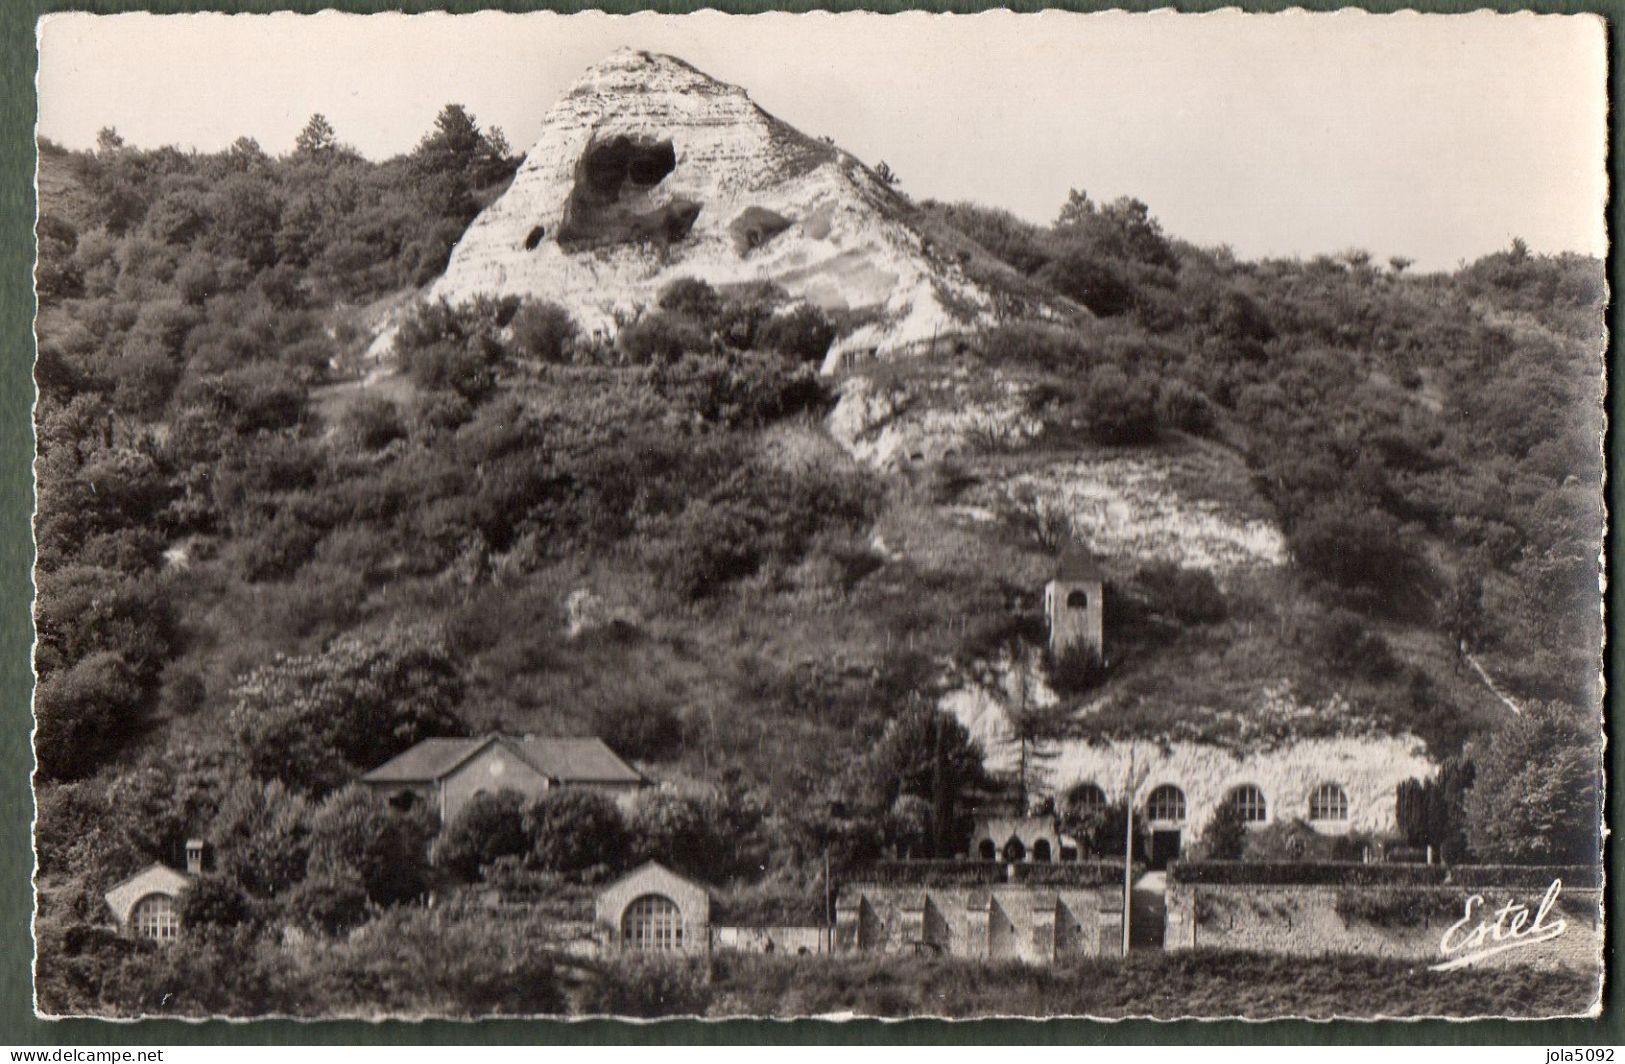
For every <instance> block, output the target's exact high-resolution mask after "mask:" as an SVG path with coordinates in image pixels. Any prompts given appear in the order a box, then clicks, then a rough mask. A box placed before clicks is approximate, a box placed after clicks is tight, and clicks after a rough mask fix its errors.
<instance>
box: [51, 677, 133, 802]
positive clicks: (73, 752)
mask: <svg viewBox="0 0 1625 1064" xmlns="http://www.w3.org/2000/svg"><path fill="white" fill-rule="evenodd" d="M144 701H145V698H144V695H143V692H142V688H141V686H140V684H139V683H138V682H137V680H136V676H135V670H133V669H132V668H130V665H129V663H128V662H126V661H125V660H124V658H123V657H122V656H121V655H119V654H115V653H112V652H110V651H99V652H97V653H93V654H91V655H89V656H88V657H85V658H83V659H81V660H80V661H77V662H75V663H74V664H73V665H72V666H71V667H70V668H67V669H65V670H62V671H59V672H57V673H54V674H53V675H51V676H48V677H45V678H44V679H42V680H41V681H40V685H39V690H38V692H37V693H36V695H35V698H34V713H35V732H34V756H35V758H36V759H37V761H38V763H39V772H40V775H41V776H43V777H45V778H46V779H73V778H75V777H79V776H87V775H90V774H91V773H92V772H94V771H95V770H96V768H97V766H98V765H99V764H100V763H101V762H102V761H103V760H104V759H106V758H107V757H108V756H109V755H111V754H112V753H113V752H114V751H116V750H117V749H119V747H120V746H122V744H123V742H124V740H125V738H126V737H128V736H129V734H130V732H131V730H132V728H133V727H134V725H135V723H136V721H137V720H139V719H140V714H141V712H142V706H143V703H144Z"/></svg>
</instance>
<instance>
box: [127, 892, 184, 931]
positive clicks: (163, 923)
mask: <svg viewBox="0 0 1625 1064" xmlns="http://www.w3.org/2000/svg"><path fill="white" fill-rule="evenodd" d="M130 926H131V927H133V928H135V933H136V934H137V935H139V936H141V937H142V938H150V939H153V940H155V941H158V942H171V941H173V940H174V939H176V938H179V937H180V933H181V918H180V914H178V913H176V912H175V899H174V898H172V897H170V896H169V895H168V894H148V895H147V896H146V897H145V898H142V899H141V900H140V901H138V902H136V903H135V908H134V909H132V910H131V911H130Z"/></svg>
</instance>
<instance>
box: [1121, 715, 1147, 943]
mask: <svg viewBox="0 0 1625 1064" xmlns="http://www.w3.org/2000/svg"><path fill="white" fill-rule="evenodd" d="M1136 753H1137V750H1136V747H1135V744H1134V743H1129V747H1128V772H1127V774H1126V775H1125V776H1124V778H1123V811H1124V813H1125V814H1127V815H1126V816H1124V817H1123V823H1124V828H1123V956H1125V957H1127V956H1128V937H1129V921H1130V919H1131V918H1132V917H1133V915H1134V792H1135V791H1137V790H1139V789H1140V784H1142V783H1144V782H1145V777H1146V775H1147V773H1148V772H1149V770H1150V769H1149V766H1147V768H1146V770H1144V771H1140V772H1138V773H1137V772H1136V771H1135V764H1134V761H1135V754H1136Z"/></svg>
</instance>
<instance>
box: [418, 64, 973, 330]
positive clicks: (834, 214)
mask: <svg viewBox="0 0 1625 1064" xmlns="http://www.w3.org/2000/svg"><path fill="white" fill-rule="evenodd" d="M617 137H621V138H628V139H629V140H632V141H635V142H638V143H641V144H657V143H658V144H662V145H663V144H664V143H666V142H669V143H670V145H671V148H672V150H673V152H674V154H675V163H676V165H675V167H674V168H673V169H671V171H670V172H669V173H667V174H665V176H664V177H662V178H661V179H660V180H659V181H658V182H657V183H654V184H652V185H640V184H637V183H636V182H628V183H627V184H626V185H625V186H624V187H623V188H622V190H621V192H620V193H619V202H618V204H617V206H616V209H620V210H625V211H630V212H636V213H642V214H644V215H645V216H649V215H651V214H654V213H656V212H659V211H661V210H667V209H671V207H672V205H674V204H676V205H683V204H690V205H691V204H698V207H699V213H698V215H697V217H696V218H695V219H694V222H693V225H692V228H690V229H688V231H687V233H686V234H685V235H682V236H681V237H679V238H676V239H670V240H668V239H664V238H661V237H659V236H658V235H657V236H656V237H655V238H653V239H647V240H645V239H637V240H619V241H605V242H601V243H599V244H597V245H595V246H591V247H582V246H580V244H579V242H577V241H572V240H567V241H566V245H565V246H561V244H560V243H559V240H558V237H559V234H560V232H561V229H564V228H567V227H568V223H569V218H568V216H569V214H570V211H571V210H572V205H571V201H572V195H573V194H575V193H576V190H577V189H578V187H579V186H580V184H581V182H582V180H583V178H582V175H583V172H584V169H583V165H582V160H583V156H584V155H586V154H588V152H589V149H594V150H596V149H597V147H598V146H602V145H604V144H606V143H609V142H611V141H612V140H613V139H614V138H617ZM752 208H755V209H756V212H755V213H757V214H759V213H760V212H762V211H771V212H773V214H774V215H777V216H779V219H781V220H782V221H785V222H788V223H789V224H788V227H787V228H785V229H783V231H781V232H778V233H776V234H774V235H771V236H769V237H768V238H766V239H765V240H763V241H762V242H760V243H759V245H758V246H755V247H749V248H742V247H741V246H740V241H739V239H738V225H737V224H736V223H739V221H740V218H741V216H742V215H744V214H745V213H746V212H747V211H750V210H751V209H752ZM575 209H577V210H579V207H577V208H575ZM908 209H909V208H908V205H907V204H906V202H905V201H904V200H902V199H901V197H899V196H898V195H897V194H896V193H895V192H893V191H892V190H891V189H890V188H888V187H887V186H886V185H885V184H884V183H883V182H881V181H880V180H879V179H878V178H877V177H875V175H874V174H873V173H871V172H870V171H869V170H868V169H867V168H865V167H864V166H862V165H861V164H860V163H858V161H857V160H855V159H854V158H852V157H851V156H850V155H847V154H846V153H844V152H842V151H840V150H839V149H837V148H835V147H834V146H832V145H830V144H827V143H823V142H820V141H816V140H813V139H811V138H809V137H806V136H804V135H803V134H801V133H799V132H797V131H796V130H795V129H793V128H791V127H790V126H788V125H786V124H785V123H783V122H780V121H779V120H778V119H776V118H774V117H773V116H771V115H769V114H767V113H766V112H764V111H763V110H761V109H760V108H759V107H757V106H756V105H755V104H753V103H752V102H751V101H750V98H749V97H748V96H747V95H746V93H745V91H744V90H743V89H740V88H737V87H735V86H732V85H726V84H723V83H721V82H718V81H716V80H714V79H712V78H709V77H707V76H706V75H704V74H702V73H700V72H699V71H697V70H695V69H694V68H692V67H690V66H688V65H687V64H686V63H683V62H682V61H680V60H678V59H674V58H672V57H670V56H664V55H655V54H650V53H646V52H638V51H632V50H621V51H618V52H616V53H614V54H613V55H611V56H610V57H609V58H608V59H606V60H604V61H603V62H601V63H599V64H597V65H596V66H594V67H592V68H591V69H590V70H588V71H587V72H586V73H585V74H584V75H583V76H582V77H581V79H580V80H578V81H577V82H576V83H575V85H574V86H573V87H572V88H571V89H570V90H569V91H568V92H567V93H566V94H565V95H564V97H563V98H562V99H560V100H559V101H558V102H557V103H556V104H555V105H554V107H553V108H552V110H551V111H549V112H548V115H547V117H546V119H545V120H544V122H543V127H542V133H541V136H540V137H539V138H538V139H537V141H536V143H535V145H534V146H532V147H531V149H530V151H529V152H528V153H527V154H526V156H525V161H524V163H523V164H522V165H521V167H520V168H519V172H518V173H517V175H516V176H515V178H514V181H513V184H512V185H511V186H510V187H509V189H508V190H507V192H505V193H504V194H503V195H502V196H501V197H500V198H499V199H498V200H497V201H496V202H494V203H493V204H492V205H491V206H490V207H489V208H487V209H486V210H485V211H484V212H483V213H481V214H480V216H479V217H478V218H476V219H475V221H474V223H473V224H472V225H471V226H470V227H469V229H468V231H467V232H466V233H465V234H464V235H463V238H462V240H461V241H460V242H459V243H458V244H457V246H456V248H455V249H454V250H453V252H452V256H451V261H450V263H449V265H448V267H447V269H446V272H445V274H444V276H442V277H441V278H440V279H439V280H438V281H437V282H436V283H435V284H434V286H433V288H432V289H431V291H430V295H431V297H445V298H447V299H449V300H450V301H452V302H460V301H462V300H466V299H468V298H470V297H472V296H475V295H481V294H485V295H507V294H512V295H519V296H529V297H534V298H541V299H547V300H551V301H553V302H556V303H559V304H560V305H562V306H564V307H565V308H566V309H567V310H569V311H570V312H571V313H572V314H573V315H574V316H575V318H576V320H577V324H579V325H580V326H581V327H582V328H583V329H584V330H585V331H587V332H589V333H590V332H593V331H597V330H602V331H603V332H604V333H605V334H606V335H609V334H612V333H613V332H614V330H615V328H616V319H617V316H618V315H619V316H621V317H622V318H624V317H626V316H628V315H631V314H633V313H635V312H636V311H637V310H638V308H640V307H651V306H652V305H653V304H654V302H655V298H656V296H657V294H658V292H659V291H660V289H661V288H662V287H663V286H664V285H666V284H667V283H668V282H670V281H672V280H674V279H676V278H679V277H697V278H700V279H702V280H705V281H708V282H710V283H711V284H713V285H719V286H720V285H729V284H737V283H745V282H752V281H771V282H773V283H775V284H778V285H779V286H781V287H782V288H784V289H785V290H786V291H787V292H789V293H790V295H792V296H793V297H797V298H799V299H803V300H806V301H807V302H810V303H813V304H815V305H818V306H821V307H824V308H832V309H848V310H853V311H859V312H866V313H865V314H864V315H863V316H864V317H865V318H868V317H871V316H872V319H873V320H872V321H869V322H867V323H866V324H864V325H863V326H862V327H860V328H858V329H857V330H856V331H855V332H854V333H852V334H851V335H848V336H846V337H844V338H843V339H842V340H841V341H840V343H839V344H838V350H837V352H836V354H835V356H834V357H836V358H838V357H839V356H840V354H841V353H844V352H855V351H871V350H872V351H875V352H879V353H886V352H894V351H898V350H901V349H906V348H910V347H915V346H918V345H921V344H928V343H930V342H932V341H933V340H934V339H935V338H937V337H940V336H946V335H949V334H951V333H955V332H959V331H962V330H964V329H965V328H966V327H968V326H971V325H974V324H976V323H978V322H979V321H986V320H990V319H991V314H992V305H993V304H992V300H991V299H990V298H989V296H988V295H987V294H986V293H984V292H982V291H980V290H979V289H978V288H977V286H975V285H974V284H972V283H970V282H969V281H967V280H966V279H965V278H964V276H963V275H962V274H961V273H960V271H959V270H958V269H957V268H956V266H955V264H954V263H952V262H949V261H942V260H935V259H933V258H931V256H930V255H929V254H928V252H927V245H926V243H925V242H923V241H922V240H921V238H920V236H919V234H918V233H916V232H914V231H913V230H912V229H911V228H910V227H909V226H908V225H907V224H906V223H905V222H904V221H903V220H902V216H903V215H904V213H905V212H906V211H907V210H908ZM538 227H539V229H540V234H541V235H540V237H539V238H538V237H537V232H538ZM527 241H530V242H533V243H534V244H535V246H534V247H532V248H529V249H527V247H526V243H527Z"/></svg>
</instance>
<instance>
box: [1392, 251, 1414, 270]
mask: <svg viewBox="0 0 1625 1064" xmlns="http://www.w3.org/2000/svg"><path fill="white" fill-rule="evenodd" d="M1415 264H1416V260H1415V259H1411V258H1406V257H1405V256H1404V255H1390V256H1389V257H1388V268H1389V269H1390V270H1393V271H1394V273H1395V275H1398V274H1402V273H1404V272H1405V271H1406V270H1408V269H1410V268H1411V267H1412V266H1414V265H1415Z"/></svg>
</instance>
